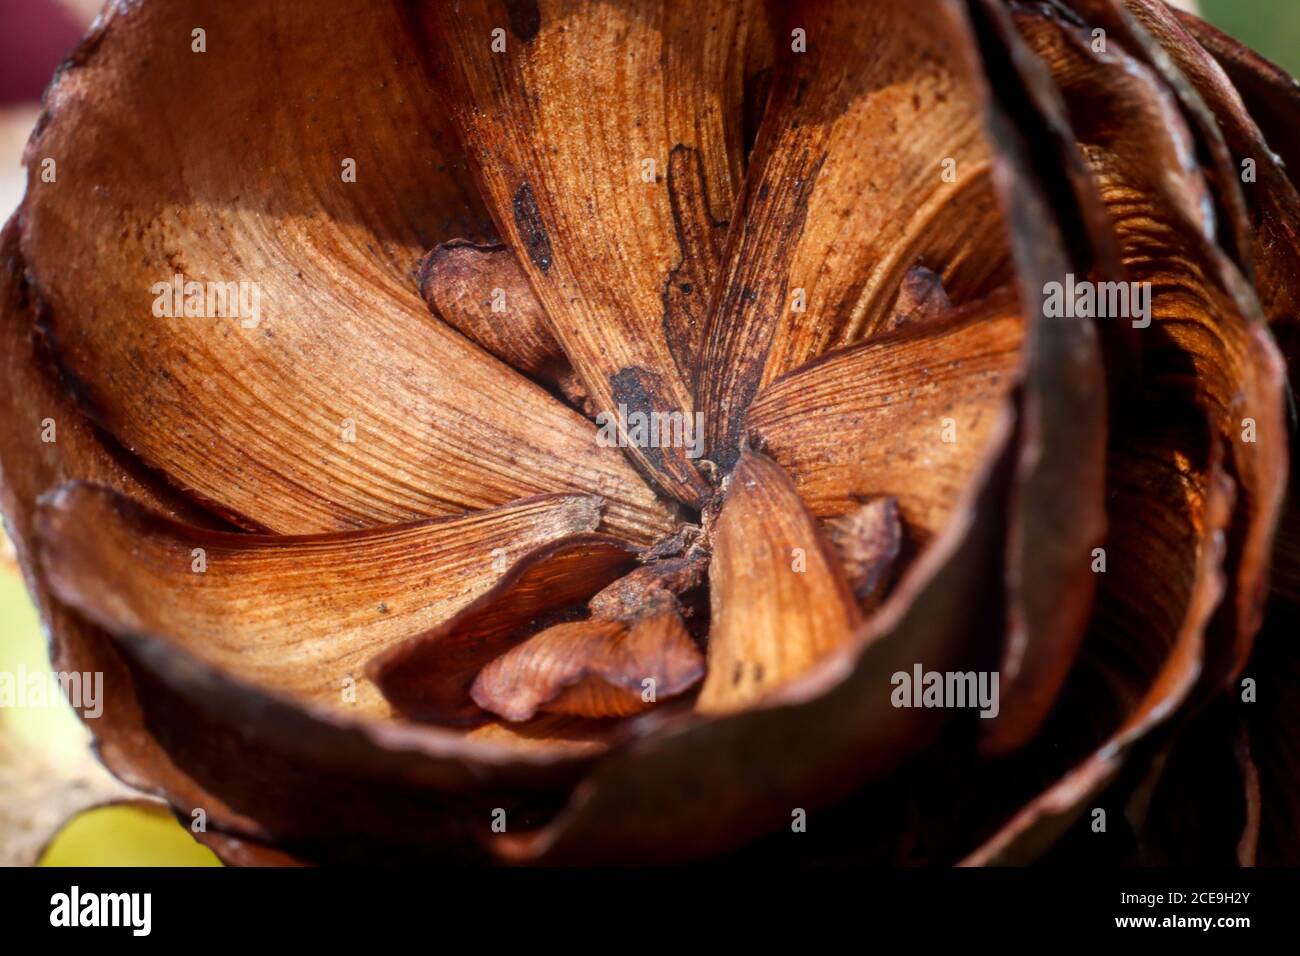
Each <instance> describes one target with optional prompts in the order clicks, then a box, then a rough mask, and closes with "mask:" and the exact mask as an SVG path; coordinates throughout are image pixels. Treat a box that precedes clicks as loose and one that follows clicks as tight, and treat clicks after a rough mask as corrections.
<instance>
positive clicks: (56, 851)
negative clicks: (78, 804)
mask: <svg viewBox="0 0 1300 956" xmlns="http://www.w3.org/2000/svg"><path fill="white" fill-rule="evenodd" d="M40 865H41V866H220V865H221V864H220V862H218V860H217V858H216V857H215V856H213V854H212V851H211V850H209V849H208V848H207V847H205V846H203V845H202V844H200V843H197V842H195V840H194V838H193V837H192V836H190V834H189V833H187V832H186V831H185V828H184V827H182V826H181V825H180V824H179V823H177V822H176V819H175V817H173V816H171V814H169V813H167V812H166V811H164V810H159V809H152V808H143V807H101V808H100V809H98V810H88V811H86V812H85V813H83V814H81V815H80V816H78V817H76V818H75V819H73V821H72V822H71V823H69V824H68V825H67V826H66V827H64V828H63V830H62V832H60V833H59V835H58V836H57V837H55V838H54V842H53V843H51V844H50V846H49V849H47V850H46V851H45V855H44V856H42V857H41V863H40Z"/></svg>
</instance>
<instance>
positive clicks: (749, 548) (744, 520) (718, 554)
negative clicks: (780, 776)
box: [696, 451, 862, 714]
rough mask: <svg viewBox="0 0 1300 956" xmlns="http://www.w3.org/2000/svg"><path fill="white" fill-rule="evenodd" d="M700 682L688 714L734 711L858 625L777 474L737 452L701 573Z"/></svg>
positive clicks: (821, 542) (819, 544) (810, 524)
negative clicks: (705, 624)
mask: <svg viewBox="0 0 1300 956" xmlns="http://www.w3.org/2000/svg"><path fill="white" fill-rule="evenodd" d="M709 591H710V601H709V605H710V614H711V617H712V621H711V626H710V629H709V673H708V676H707V677H706V678H705V680H704V686H703V687H702V688H701V690H700V697H699V700H698V701H697V703H696V709H697V710H699V711H700V712H702V713H710V714H718V713H728V712H732V711H736V710H740V709H742V708H744V707H747V706H749V705H750V704H752V703H753V702H754V701H756V700H758V699H759V698H761V697H762V696H763V695H765V694H768V693H770V692H771V691H773V690H774V689H776V688H780V687H782V686H783V685H785V684H788V683H789V682H790V681H793V680H795V679H797V678H799V677H800V676H802V675H804V674H805V673H807V672H808V671H809V670H810V669H812V668H813V667H814V666H815V665H816V664H817V662H818V661H821V660H823V659H824V658H825V657H826V656H827V655H828V654H829V653H830V652H831V651H833V650H835V649H836V648H839V647H842V646H843V645H845V644H847V643H848V642H849V641H850V639H851V638H852V636H853V632H854V630H855V629H856V628H857V626H858V625H859V624H860V623H861V621H862V614H861V612H860V611H859V609H858V605H857V602H856V601H855V600H854V599H853V592H852V591H851V590H850V588H849V584H848V581H847V580H846V579H845V577H844V570H843V568H842V567H841V566H840V563H839V561H838V560H837V559H836V556H835V554H834V553H833V552H832V551H831V550H830V548H829V546H828V545H827V543H826V541H825V539H824V538H823V537H822V534H821V531H820V529H818V527H817V523H816V521H814V520H813V517H812V515H810V514H809V513H808V511H807V509H806V508H804V506H803V502H801V501H800V500H799V493H798V492H797V491H796V490H795V487H794V484H793V483H792V482H791V481H790V479H789V477H788V476H787V475H786V474H785V472H784V471H782V470H781V467H780V466H779V465H777V464H776V463H775V462H773V461H772V460H771V459H769V458H767V457H766V456H764V455H761V454H759V453H757V452H752V451H746V452H744V453H743V454H742V455H741V456H740V461H739V463H738V464H737V465H736V468H735V470H734V471H733V472H732V474H731V484H730V486H729V487H728V488H727V490H726V498H725V500H724V502H723V505H722V512H721V513H720V514H719V516H718V519H717V524H716V526H715V528H714V531H713V561H712V564H711V565H710V566H709Z"/></svg>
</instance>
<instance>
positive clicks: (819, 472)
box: [745, 292, 1024, 542]
mask: <svg viewBox="0 0 1300 956" xmlns="http://www.w3.org/2000/svg"><path fill="white" fill-rule="evenodd" d="M1023 334H1024V323H1023V321H1022V320H1021V318H1020V311H1019V303H1018V302H1017V301H1015V298H1014V297H1013V296H1012V295H1010V294H1009V293H1007V292H1003V293H1000V294H998V295H996V296H993V297H990V298H989V299H987V300H983V301H981V302H977V303H972V304H971V305H968V306H966V307H964V308H962V309H958V310H956V311H955V312H952V313H949V314H948V315H946V316H945V317H944V318H943V319H933V320H931V321H930V322H927V323H925V324H923V325H921V326H918V327H916V328H907V329H902V330H900V331H899V332H895V333H892V334H890V335H888V336H877V337H874V338H871V339H869V340H868V341H866V342H863V343H861V344H859V345H855V346H852V347H851V348H848V349H844V350H841V351H838V352H833V353H831V354H829V355H825V356H823V357H821V358H820V359H817V360H815V361H814V362H811V363H809V364H808V365H807V366H806V367H804V368H801V369H799V370H798V371H796V372H794V373H792V374H790V375H788V376H786V377H784V378H782V379H780V380H778V381H776V382H773V383H772V384H771V385H769V386H768V387H767V388H766V389H764V390H763V391H762V392H761V393H760V394H759V396H758V398H757V400H756V401H755V402H754V405H753V407H752V408H751V409H750V411H749V414H748V416H747V417H746V422H745V427H746V430H747V432H748V434H749V435H750V436H751V441H752V442H753V443H755V444H756V446H757V447H761V448H762V449H763V450H764V452H765V453H766V454H767V455H769V456H770V457H771V458H773V459H775V460H776V461H777V462H778V463H779V464H780V465H781V466H782V467H783V468H784V469H785V470H786V471H787V472H789V474H790V477H791V479H792V480H793V481H794V484H795V487H796V488H797V489H798V492H799V495H800V497H802V499H803V500H804V502H806V503H807V506H808V508H809V510H811V511H812V513H813V514H814V515H817V516H818V517H821V518H830V517H837V516H839V515H843V514H847V513H848V512H850V511H851V510H853V509H854V508H856V507H857V506H858V504H859V502H861V501H863V500H864V499H866V498H870V497H874V496H882V495H883V496H889V497H892V498H895V499H896V500H897V502H898V509H899V513H900V515H901V517H902V520H903V523H904V527H905V531H906V533H907V534H908V536H909V537H912V538H913V539H914V540H916V541H919V542H924V541H926V540H928V539H929V538H930V537H932V536H933V535H934V534H936V533H937V532H938V531H939V530H940V529H941V528H942V527H943V525H944V524H945V523H946V522H947V521H948V520H949V518H950V516H951V514H952V512H953V509H954V508H955V507H956V504H957V502H958V500H959V499H960V497H961V495H962V494H963V492H964V490H965V488H966V487H967V485H968V484H969V482H970V480H971V476H972V475H973V474H974V473H975V472H976V471H977V470H978V468H979V467H980V465H981V462H982V461H983V460H984V456H985V455H986V454H987V446H988V440H989V436H990V435H991V434H992V433H993V430H994V429H995V428H996V425H997V422H998V416H999V414H1000V412H1001V410H1002V408H1003V407H1005V406H1006V405H1007V403H1008V402H1009V397H1010V394H1011V391H1012V389H1013V388H1014V387H1015V384H1016V377H1017V374H1018V370H1019V368H1020V365H1021V363H1022V356H1021V344H1022V337H1023Z"/></svg>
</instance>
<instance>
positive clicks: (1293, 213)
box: [1125, 0, 1300, 335]
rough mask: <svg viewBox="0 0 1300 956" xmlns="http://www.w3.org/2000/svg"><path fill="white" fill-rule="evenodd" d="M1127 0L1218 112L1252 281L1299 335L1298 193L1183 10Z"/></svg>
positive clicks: (1269, 309)
mask: <svg viewBox="0 0 1300 956" xmlns="http://www.w3.org/2000/svg"><path fill="white" fill-rule="evenodd" d="M1125 2H1126V3H1127V5H1128V7H1129V9H1130V10H1131V11H1132V12H1133V14H1134V16H1135V17H1136V18H1137V20H1138V21H1139V22H1140V23H1141V24H1142V25H1143V26H1144V27H1146V29H1147V30H1148V31H1150V33H1151V34H1152V36H1153V38H1154V39H1155V40H1156V41H1157V42H1158V43H1159V44H1160V46H1161V47H1162V48H1163V49H1164V50H1165V52H1166V53H1168V54H1169V56H1170V58H1171V59H1172V60H1173V61H1174V63H1175V64H1177V66H1178V68H1179V70H1181V71H1182V73H1183V75H1184V76H1185V77H1186V78H1187V80H1188V82H1189V83H1190V84H1191V85H1192V87H1193V88H1194V89H1195V90H1196V92H1197V93H1198V94H1199V95H1200V97H1201V98H1202V99H1203V100H1204V101H1205V104H1206V106H1207V107H1208V108H1209V109H1210V110H1211V111H1212V112H1213V113H1214V116H1215V118H1216V119H1217V120H1218V126H1219V129H1221V130H1222V132H1223V138H1224V141H1225V143H1226V145H1227V147H1228V150H1229V152H1230V153H1231V155H1232V164H1233V169H1234V171H1235V173H1236V176H1235V177H1234V178H1235V179H1236V180H1238V181H1239V182H1240V188H1241V191H1242V192H1243V193H1244V194H1245V199H1246V205H1247V208H1248V209H1249V212H1250V226H1251V229H1250V235H1251V238H1252V240H1253V241H1252V246H1251V250H1252V254H1253V261H1254V267H1255V275H1254V279H1255V288H1256V290H1257V291H1258V293H1259V297H1260V300H1261V304H1262V306H1263V308H1264V314H1265V315H1266V316H1267V317H1268V319H1269V320H1270V321H1272V322H1275V323H1279V324H1281V325H1284V326H1287V327H1288V334H1290V335H1295V332H1294V328H1295V326H1296V324H1297V321H1298V320H1297V315H1298V314H1300V193H1297V189H1296V186H1295V184H1294V183H1293V182H1292V180H1291V179H1290V178H1289V177H1288V176H1287V174H1286V171H1285V170H1284V169H1283V168H1282V165H1281V162H1280V161H1279V158H1278V157H1277V155H1276V154H1275V153H1274V152H1273V151H1272V150H1271V149H1270V148H1269V145H1268V144H1267V143H1266V142H1265V141H1264V135H1263V134H1262V133H1261V132H1260V128H1259V127H1258V126H1257V125H1256V123H1255V120H1254V118H1253V117H1252V116H1251V115H1250V112H1249V111H1248V110H1247V107H1246V104H1245V103H1243V102H1242V97H1241V95H1240V94H1239V93H1238V91H1237V89H1236V88H1235V87H1234V86H1233V83H1232V81H1231V80H1230V79H1229V78H1228V76H1227V74H1226V73H1225V72H1224V70H1223V68H1222V67H1221V66H1220V65H1219V64H1218V63H1217V62H1216V61H1215V59H1214V57H1212V56H1211V55H1210V54H1209V53H1208V52H1206V50H1204V49H1203V48H1202V47H1201V45H1200V44H1199V43H1197V41H1196V39H1195V38H1194V37H1193V35H1192V34H1191V33H1190V32H1189V31H1188V30H1187V29H1185V28H1184V26H1183V25H1182V23H1181V22H1180V20H1179V18H1178V16H1177V15H1175V14H1174V12H1173V11H1172V10H1170V9H1169V8H1167V7H1166V6H1164V4H1161V3H1152V2H1150V0H1125ZM1210 29H1213V28H1210ZM1260 72H1263V71H1260ZM1254 75H1257V76H1258V75H1260V73H1259V72H1254ZM1264 75H1268V74H1267V73H1264ZM1293 82H1294V81H1293ZM1292 115H1293V120H1292V123H1291V124H1290V125H1292V126H1293V125H1294V114H1292ZM1248 167H1249V168H1248Z"/></svg>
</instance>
